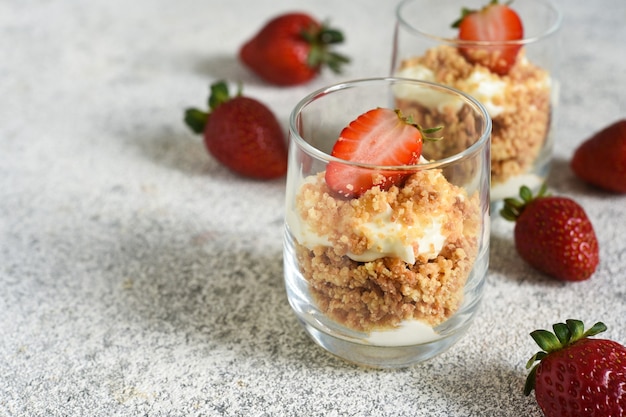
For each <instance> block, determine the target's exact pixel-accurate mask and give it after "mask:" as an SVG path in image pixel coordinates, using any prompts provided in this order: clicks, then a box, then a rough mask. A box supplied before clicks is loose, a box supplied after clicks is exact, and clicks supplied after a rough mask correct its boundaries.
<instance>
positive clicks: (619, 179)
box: [571, 119, 626, 193]
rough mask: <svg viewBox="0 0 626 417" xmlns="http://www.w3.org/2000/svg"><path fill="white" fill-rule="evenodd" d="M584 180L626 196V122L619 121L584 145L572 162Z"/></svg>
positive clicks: (579, 148) (575, 171)
mask: <svg viewBox="0 0 626 417" xmlns="http://www.w3.org/2000/svg"><path fill="white" fill-rule="evenodd" d="M571 167H572V170H573V171H574V173H575V174H576V175H577V176H578V177H579V178H580V179H582V180H583V181H586V182H588V183H590V184H593V185H595V186H597V187H600V188H604V189H606V190H609V191H613V192H617V193H626V119H622V120H619V121H617V122H614V123H613V124H611V125H609V126H607V127H605V128H604V129H602V130H600V131H599V132H597V133H595V134H594V135H593V136H591V137H590V138H589V139H587V140H586V141H585V142H583V143H582V144H581V145H580V146H579V147H578V149H576V152H574V156H573V158H572V161H571Z"/></svg>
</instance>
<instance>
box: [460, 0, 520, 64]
mask: <svg viewBox="0 0 626 417" xmlns="http://www.w3.org/2000/svg"><path fill="white" fill-rule="evenodd" d="M452 27H454V28H458V29H459V39H460V40H462V41H480V42H485V41H488V42H505V41H513V40H520V39H522V38H523V37H524V27H523V25H522V20H521V19H520V17H519V15H518V14H517V12H516V11H515V10H513V9H511V8H510V7H509V6H508V4H498V0H492V1H491V2H490V3H489V4H488V5H486V6H485V7H483V8H482V9H480V10H469V9H463V10H462V11H461V18H460V19H459V20H457V21H456V22H454V23H453V24H452ZM520 48H521V45H489V46H480V47H477V46H474V47H468V46H461V47H459V51H460V52H461V54H462V55H463V56H464V57H465V59H467V60H468V61H469V62H472V63H474V64H481V65H483V66H485V67H487V68H489V70H491V72H495V73H496V74H499V75H506V74H508V73H509V70H510V69H511V67H512V66H513V65H514V64H515V60H516V59H517V54H518V52H519V50H520Z"/></svg>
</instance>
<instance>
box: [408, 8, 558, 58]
mask: <svg viewBox="0 0 626 417" xmlns="http://www.w3.org/2000/svg"><path fill="white" fill-rule="evenodd" d="M414 1H415V0H402V1H401V2H400V3H399V4H398V6H397V7H396V21H397V24H400V25H402V27H404V28H406V29H407V30H409V31H411V32H413V33H417V34H420V35H422V36H424V37H426V38H430V39H432V40H433V41H437V42H440V43H446V44H451V45H459V46H482V47H487V46H496V45H498V46H502V45H504V46H509V45H510V46H514V45H527V44H531V43H536V42H538V41H540V40H542V39H545V38H548V37H550V36H552V35H554V34H555V33H557V32H558V31H559V28H560V27H561V22H562V20H563V13H562V12H561V10H560V9H559V8H558V7H557V6H556V5H555V4H554V2H552V1H551V0H541V2H542V3H545V4H546V5H547V6H548V8H549V9H551V10H552V12H553V14H554V16H555V18H554V20H553V21H552V22H551V23H552V24H551V25H549V26H548V28H547V29H546V30H545V31H543V32H542V33H540V34H539V35H536V36H532V37H528V38H527V37H524V38H522V39H517V40H508V41H497V42H496V41H468V40H461V39H458V38H448V37H445V36H438V35H434V34H432V33H428V32H425V31H423V30H420V29H419V28H417V27H415V25H413V24H411V23H409V22H408V21H407V20H406V19H405V18H404V16H403V14H402V9H403V8H404V7H405V6H406V5H407V4H409V3H412V2H414Z"/></svg>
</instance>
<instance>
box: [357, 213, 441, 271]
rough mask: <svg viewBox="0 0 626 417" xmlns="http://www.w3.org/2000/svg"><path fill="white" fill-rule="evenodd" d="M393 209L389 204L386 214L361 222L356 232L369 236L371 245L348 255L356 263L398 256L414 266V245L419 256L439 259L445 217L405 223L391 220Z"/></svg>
mask: <svg viewBox="0 0 626 417" xmlns="http://www.w3.org/2000/svg"><path fill="white" fill-rule="evenodd" d="M392 215H393V210H392V209H391V206H389V205H387V207H386V210H385V211H384V212H383V213H380V214H377V215H375V216H373V218H372V220H371V221H369V222H366V223H363V224H362V225H360V226H359V227H358V228H357V230H356V231H358V232H359V234H361V235H363V236H365V237H367V239H368V241H369V242H372V244H371V246H370V247H369V248H368V249H367V250H366V251H365V252H363V253H361V254H354V253H348V257H349V258H350V259H353V260H355V261H357V262H369V261H373V260H375V259H378V258H382V257H387V256H391V257H396V258H400V259H402V260H403V261H404V262H406V263H408V264H411V265H413V264H414V263H415V252H414V249H413V247H414V245H415V246H417V248H418V253H419V255H423V256H426V257H427V258H428V259H433V258H436V257H437V255H438V254H439V251H441V248H442V247H443V244H444V243H445V241H446V238H445V237H444V236H443V235H442V234H441V225H442V220H443V219H440V218H437V217H434V218H429V219H425V220H424V221H423V222H421V223H420V224H417V225H405V224H402V223H399V222H394V221H392V219H391V217H392Z"/></svg>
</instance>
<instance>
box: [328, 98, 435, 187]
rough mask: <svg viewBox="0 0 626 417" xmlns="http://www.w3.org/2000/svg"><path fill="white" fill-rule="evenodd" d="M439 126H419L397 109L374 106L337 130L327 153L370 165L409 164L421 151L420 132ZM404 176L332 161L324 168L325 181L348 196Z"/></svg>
mask: <svg viewBox="0 0 626 417" xmlns="http://www.w3.org/2000/svg"><path fill="white" fill-rule="evenodd" d="M439 129H441V128H433V129H422V127H421V126H419V125H417V124H415V123H413V121H412V120H411V119H410V118H405V117H404V116H402V114H401V113H400V111H399V110H392V109H386V108H376V109H373V110H370V111H367V112H365V113H363V114H362V115H360V116H359V117H358V118H357V119H356V120H353V121H352V122H350V124H349V125H348V126H346V127H345V128H344V129H343V130H342V131H341V134H340V136H339V139H338V140H337V142H336V143H335V145H334V147H333V150H332V153H331V154H332V156H335V157H337V158H340V159H343V160H346V161H350V162H358V163H363V164H370V165H381V166H382V165H384V166H401V165H412V164H415V163H417V162H418V160H419V158H420V156H421V154H422V143H423V142H422V141H423V139H424V137H423V133H432V132H435V131H437V130H439ZM426 139H434V138H426ZM406 175H407V174H406V172H402V171H376V170H373V169H367V168H359V167H355V166H351V165H346V164H343V163H341V162H336V161H333V162H331V163H329V164H328V167H327V168H326V183H327V185H328V187H330V189H331V190H333V191H334V192H335V193H337V194H338V195H340V196H343V197H346V198H352V197H358V196H360V195H361V194H363V193H364V192H365V191H367V190H369V189H370V188H372V187H373V186H375V185H377V186H380V188H381V189H388V188H389V187H391V186H392V185H394V184H398V183H399V182H401V181H402V180H403V179H404V178H405V177H406Z"/></svg>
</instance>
